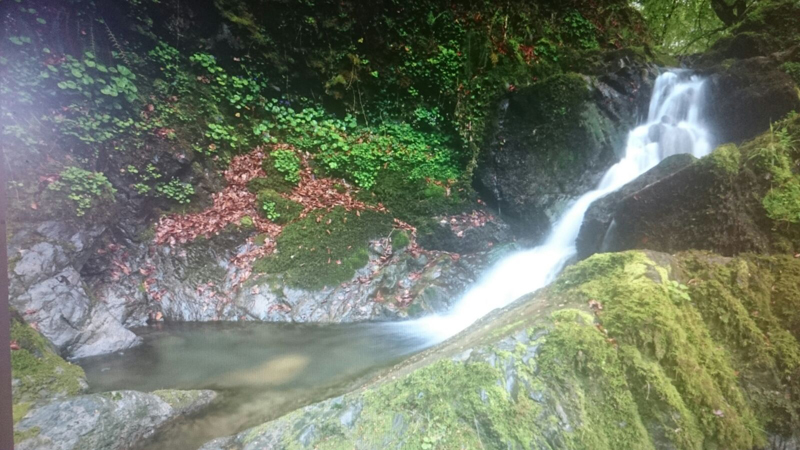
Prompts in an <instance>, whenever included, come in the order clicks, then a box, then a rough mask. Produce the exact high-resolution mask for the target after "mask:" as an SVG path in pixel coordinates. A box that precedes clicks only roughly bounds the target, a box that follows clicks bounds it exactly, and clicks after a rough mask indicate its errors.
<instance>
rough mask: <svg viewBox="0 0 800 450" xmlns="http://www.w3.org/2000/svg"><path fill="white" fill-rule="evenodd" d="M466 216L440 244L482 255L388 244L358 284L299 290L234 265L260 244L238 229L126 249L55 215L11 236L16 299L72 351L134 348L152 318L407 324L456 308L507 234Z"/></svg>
mask: <svg viewBox="0 0 800 450" xmlns="http://www.w3.org/2000/svg"><path fill="white" fill-rule="evenodd" d="M471 220H472V219H471ZM466 222H469V223H467V224H466V225H465V224H459V227H462V225H463V226H464V228H463V229H462V228H458V229H457V230H456V231H453V229H452V228H450V227H449V226H448V229H447V234H446V235H445V237H444V238H442V240H441V242H444V243H445V244H443V246H444V247H447V248H450V249H460V250H469V249H474V250H477V249H479V248H480V249H481V250H484V251H482V252H480V253H477V254H474V255H466V256H464V257H460V256H459V255H449V254H446V253H441V252H435V251H434V252H424V253H420V254H416V253H415V254H411V253H410V252H408V251H407V250H404V249H397V250H393V251H392V252H387V249H388V247H387V246H388V245H389V242H377V241H376V242H375V243H373V244H372V246H371V247H370V250H369V251H370V258H369V261H370V262H369V263H368V264H367V265H366V266H365V267H363V268H361V269H360V270H358V271H357V273H356V274H355V276H354V278H353V279H352V280H350V281H348V282H346V283H343V284H341V285H337V286H331V287H327V288H324V289H320V290H303V289H297V288H293V287H291V286H290V285H288V284H287V283H286V282H285V281H284V280H283V277H282V276H281V275H257V274H251V273H250V271H249V269H247V268H246V267H239V266H237V265H235V264H233V263H231V261H232V260H234V259H235V258H236V257H237V256H241V255H243V254H245V253H247V252H250V251H253V250H254V249H255V245H256V244H253V243H248V241H247V237H248V236H247V234H246V233H244V232H241V231H232V232H226V233H222V234H221V235H219V236H215V237H213V238H212V239H198V240H197V241H195V242H192V243H190V244H187V245H182V246H177V247H169V246H153V245H151V244H150V243H140V244H136V243H132V242H129V243H128V246H122V245H118V244H115V243H113V242H112V241H111V240H110V239H109V235H108V234H107V233H106V234H103V233H104V230H103V229H102V228H97V229H94V228H90V229H88V230H78V229H73V228H71V227H70V226H68V225H64V224H57V223H54V222H47V223H44V224H39V225H37V226H36V227H31V228H30V229H26V230H23V231H20V232H18V233H17V234H15V235H14V236H13V239H12V245H11V255H12V267H11V270H10V275H11V279H12V285H11V286H12V290H11V303H12V306H13V307H14V308H15V309H16V310H18V311H19V312H20V314H22V315H23V316H24V318H25V320H26V321H27V322H28V323H31V324H33V325H34V326H36V327H38V329H39V330H41V332H42V334H43V335H44V336H45V337H46V338H47V339H48V340H49V341H50V342H52V343H53V344H54V345H55V346H56V348H57V349H58V351H59V352H60V353H61V354H62V355H63V356H65V357H71V358H80V357H87V356H93V355H99V354H104V353H110V352H114V351H118V350H123V349H126V348H129V347H131V346H134V345H137V344H138V343H139V342H140V340H139V338H138V337H137V336H136V335H135V334H134V333H132V332H131V331H129V330H128V328H129V327H136V326H145V325H146V324H147V323H148V322H150V321H161V320H171V321H214V320H232V321H236V320H257V321H269V322H328V323H339V322H357V321H365V320H402V319H406V318H411V317H418V316H421V315H425V314H431V313H435V312H441V311H444V310H446V309H448V308H449V307H450V306H451V305H452V303H453V302H455V301H456V300H457V299H458V297H459V295H460V294H461V293H462V292H463V291H464V290H465V289H466V288H467V286H469V285H470V284H471V283H472V282H473V281H474V280H475V279H476V277H477V276H478V274H479V273H480V271H481V270H482V268H483V267H484V265H485V264H486V263H487V258H486V251H485V250H488V249H490V248H491V246H492V245H491V244H492V243H493V242H495V241H501V240H507V239H508V233H507V226H506V225H504V224H503V223H502V222H500V221H499V220H494V219H493V220H488V219H487V220H486V221H485V223H483V221H480V222H481V224H480V225H481V226H472V225H471V223H472V222H471V221H470V220H467V221H466ZM467 225H469V226H467ZM459 231H464V232H465V233H462V234H463V235H462V236H457V235H456V234H457V233H458V232H459Z"/></svg>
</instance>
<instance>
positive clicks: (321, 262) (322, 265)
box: [253, 207, 392, 289]
mask: <svg viewBox="0 0 800 450" xmlns="http://www.w3.org/2000/svg"><path fill="white" fill-rule="evenodd" d="M391 223H392V222H391V218H390V217H389V216H387V215H384V214H380V213H376V212H372V211H361V212H360V214H356V213H355V212H347V211H345V210H344V209H343V208H341V207H337V208H335V209H333V210H332V211H330V212H329V213H316V214H311V215H309V216H308V217H305V218H303V219H300V220H298V221H296V222H292V223H290V224H289V225H287V226H286V228H284V230H283V232H282V233H281V234H280V236H278V238H277V253H275V254H273V255H270V256H268V257H266V258H263V259H261V260H258V261H256V262H255V263H254V265H253V269H254V270H255V271H257V272H263V273H284V274H285V277H286V280H287V282H288V283H289V284H291V285H293V286H297V287H302V288H308V289H319V288H322V287H324V286H335V285H337V284H339V283H342V282H344V281H347V280H349V279H350V278H352V277H353V275H354V274H355V271H356V270H357V269H359V268H361V267H364V266H365V265H366V264H367V262H368V261H369V256H368V252H367V245H368V242H369V240H370V239H374V238H378V237H386V236H388V235H389V233H390V231H391V228H392V227H391Z"/></svg>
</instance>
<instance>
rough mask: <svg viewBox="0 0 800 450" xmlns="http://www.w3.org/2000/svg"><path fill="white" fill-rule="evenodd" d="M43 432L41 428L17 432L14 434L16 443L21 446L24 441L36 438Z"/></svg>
mask: <svg viewBox="0 0 800 450" xmlns="http://www.w3.org/2000/svg"><path fill="white" fill-rule="evenodd" d="M41 432H42V430H41V428H39V427H33V428H29V429H27V430H25V431H15V432H14V443H15V444H19V443H20V442H22V441H26V440H28V439H32V438H35V437H36V436H38V435H39V433H41Z"/></svg>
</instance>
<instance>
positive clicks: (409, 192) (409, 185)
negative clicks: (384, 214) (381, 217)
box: [358, 171, 473, 234]
mask: <svg viewBox="0 0 800 450" xmlns="http://www.w3.org/2000/svg"><path fill="white" fill-rule="evenodd" d="M471 193H472V190H471V188H464V187H461V188H459V187H454V188H451V189H450V194H449V195H448V193H447V190H446V189H445V188H444V187H442V186H439V185H436V184H433V183H428V182H426V181H425V180H410V179H408V176H407V175H406V174H402V173H399V172H393V171H388V172H384V173H382V174H381V176H380V177H379V178H378V180H377V183H376V185H375V186H374V187H373V188H372V189H371V190H369V191H361V192H360V193H359V194H358V196H359V199H360V200H363V201H365V202H367V203H370V204H378V203H380V204H382V205H383V206H385V207H386V208H387V209H388V210H389V212H390V213H391V214H392V215H393V216H394V217H397V218H398V219H400V220H403V221H405V222H407V223H409V224H411V225H413V226H415V227H417V229H418V230H417V231H418V233H419V234H426V233H428V232H431V231H432V230H433V226H434V219H433V218H434V216H440V215H449V214H457V213H460V212H462V211H465V210H469V209H470V208H471V206H472V205H473V203H472V202H470V201H469V197H470V194H471Z"/></svg>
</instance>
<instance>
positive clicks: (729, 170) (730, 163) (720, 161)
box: [707, 144, 741, 177]
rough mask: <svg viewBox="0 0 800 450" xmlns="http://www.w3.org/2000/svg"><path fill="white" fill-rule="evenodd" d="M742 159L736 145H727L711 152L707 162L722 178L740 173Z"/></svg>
mask: <svg viewBox="0 0 800 450" xmlns="http://www.w3.org/2000/svg"><path fill="white" fill-rule="evenodd" d="M740 157H741V155H740V153H739V148H738V147H737V146H736V144H725V145H723V146H721V147H718V148H717V149H716V150H714V151H713V152H711V154H710V155H708V158H707V161H709V162H710V163H711V164H712V167H713V168H714V170H715V171H716V172H717V173H718V174H719V175H720V176H726V177H731V176H735V175H737V174H738V173H739V160H740Z"/></svg>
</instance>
